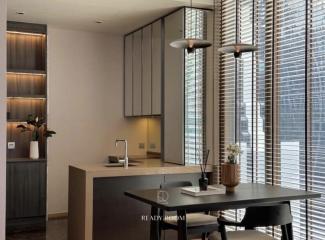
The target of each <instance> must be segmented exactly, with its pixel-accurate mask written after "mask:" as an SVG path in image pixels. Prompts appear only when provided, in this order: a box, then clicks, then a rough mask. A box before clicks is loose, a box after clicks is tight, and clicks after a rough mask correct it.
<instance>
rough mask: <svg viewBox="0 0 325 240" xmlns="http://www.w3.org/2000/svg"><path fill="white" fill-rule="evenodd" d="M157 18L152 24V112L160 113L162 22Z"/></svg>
mask: <svg viewBox="0 0 325 240" xmlns="http://www.w3.org/2000/svg"><path fill="white" fill-rule="evenodd" d="M161 22H162V21H161V20H158V21H156V22H154V23H153V24H152V82H151V85H152V102H151V105H152V114H153V115H160V114H161V91H162V89H161V83H162V81H161V79H162V39H161V38H162V34H161V33H162V24H161Z"/></svg>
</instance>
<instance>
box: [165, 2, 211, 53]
mask: <svg viewBox="0 0 325 240" xmlns="http://www.w3.org/2000/svg"><path fill="white" fill-rule="evenodd" d="M192 12H193V2H192V0H191V24H190V28H191V29H190V30H192V27H193V26H192V20H193V17H192ZM195 27H196V24H195ZM190 32H192V31H190ZM195 32H196V31H195ZM211 45H212V44H211V42H209V41H208V40H203V39H197V38H195V37H188V38H183V39H177V40H175V41H173V42H171V43H170V46H171V47H173V48H183V49H186V50H187V53H193V52H194V51H195V49H197V48H207V47H210V46H211Z"/></svg>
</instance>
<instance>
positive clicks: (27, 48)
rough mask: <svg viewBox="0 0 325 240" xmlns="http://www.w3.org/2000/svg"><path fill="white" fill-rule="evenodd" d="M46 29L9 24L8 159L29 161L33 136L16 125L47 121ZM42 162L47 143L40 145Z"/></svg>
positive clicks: (41, 142) (36, 25) (41, 141)
mask: <svg viewBox="0 0 325 240" xmlns="http://www.w3.org/2000/svg"><path fill="white" fill-rule="evenodd" d="M46 54H47V28H46V25H39V24H29V23H21V22H8V25H7V122H8V123H7V141H8V142H15V145H16V146H15V149H12V150H9V149H8V150H7V159H8V161H9V160H12V159H28V158H29V141H30V133H28V132H26V133H21V132H20V130H19V129H17V128H16V127H17V125H18V124H21V123H24V122H26V120H27V118H28V115H29V114H33V115H37V116H39V117H40V118H43V119H45V120H46V117H47V84H46V83H47V68H46ZM39 147H40V158H42V159H46V140H45V139H41V140H40V143H39Z"/></svg>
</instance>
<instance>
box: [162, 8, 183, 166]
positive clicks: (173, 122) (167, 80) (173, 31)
mask: <svg viewBox="0 0 325 240" xmlns="http://www.w3.org/2000/svg"><path fill="white" fill-rule="evenodd" d="M183 35H184V9H181V10H179V11H177V12H175V13H173V14H171V15H169V16H167V17H166V18H165V64H164V75H165V76H164V145H163V147H164V159H165V161H166V162H172V163H177V164H184V50H183V49H175V48H172V47H171V46H170V45H169V44H170V43H171V42H172V41H174V40H175V39H180V38H183Z"/></svg>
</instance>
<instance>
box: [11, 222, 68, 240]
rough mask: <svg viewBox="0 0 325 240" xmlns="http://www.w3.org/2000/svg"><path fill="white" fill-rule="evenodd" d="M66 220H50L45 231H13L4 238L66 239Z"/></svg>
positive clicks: (14, 239) (19, 239) (17, 239)
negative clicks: (13, 232)
mask: <svg viewBox="0 0 325 240" xmlns="http://www.w3.org/2000/svg"><path fill="white" fill-rule="evenodd" d="M67 239H68V238H67V220H66V219H60V220H51V221H48V223H47V230H46V232H44V231H42V232H29V233H15V234H10V235H7V237H6V240H67Z"/></svg>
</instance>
